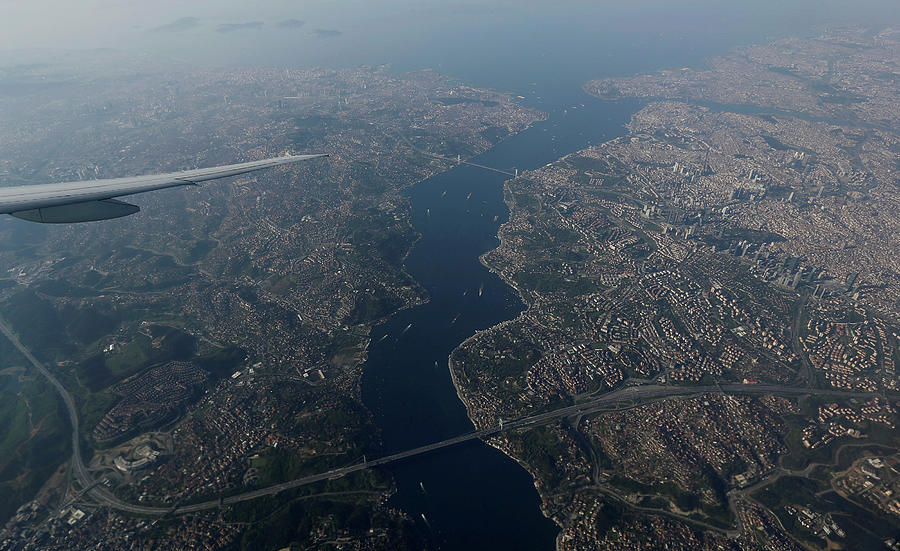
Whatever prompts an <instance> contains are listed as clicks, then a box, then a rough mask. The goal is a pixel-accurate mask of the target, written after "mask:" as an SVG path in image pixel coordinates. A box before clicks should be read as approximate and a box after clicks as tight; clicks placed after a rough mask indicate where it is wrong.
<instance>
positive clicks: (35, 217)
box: [0, 154, 328, 224]
mask: <svg viewBox="0 0 900 551" xmlns="http://www.w3.org/2000/svg"><path fill="white" fill-rule="evenodd" d="M327 156H328V154H319V155H288V156H285V157H275V158H273V159H263V160H261V161H251V162H249V163H238V164H234V165H225V166H216V167H211V168H198V169H196V170H185V171H182V172H170V173H168V174H154V175H148V176H132V177H129V178H112V179H108V180H86V181H82V182H62V183H59V184H38V185H31V186H17V187H8V188H2V187H0V214H11V215H13V216H15V217H16V218H21V219H23V220H30V221H32V222H41V223H44V224H67V223H71V222H90V221H94V220H108V219H110V218H119V217H121V216H128V215H129V214H134V213H136V212H138V211H139V210H140V208H139V207H137V206H136V205H130V204H128V203H124V202H122V201H117V200H115V199H114V197H122V196H125V195H134V194H135V193H144V192H145V191H155V190H157V189H163V188H168V187H175V186H186V185H196V184H198V183H200V182H205V181H207V180H215V179H217V178H227V177H228V176H236V175H238V174H245V173H247V172H253V171H254V170H262V169H264V168H271V167H273V166H278V165H284V164H289V163H296V162H298V161H305V160H307V159H316V158H319V157H327Z"/></svg>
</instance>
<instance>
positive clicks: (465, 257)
mask: <svg viewBox="0 0 900 551" xmlns="http://www.w3.org/2000/svg"><path fill="white" fill-rule="evenodd" d="M637 106H638V103H637V102H633V101H623V102H614V103H610V102H600V101H593V100H590V99H589V98H585V107H584V108H580V109H578V110H576V112H577V114H575V113H576V112H572V111H570V112H569V114H565V115H564V114H560V115H559V116H556V117H554V118H552V119H550V120H548V121H546V122H542V123H539V124H537V125H535V126H534V127H532V128H531V129H529V130H527V131H526V132H523V133H521V134H519V135H517V136H515V137H513V138H511V139H509V140H507V141H505V142H503V143H501V144H500V145H498V146H497V147H495V148H493V149H491V150H490V151H488V152H487V153H485V154H483V155H481V156H479V157H477V158H476V159H475V160H474V161H475V162H477V163H479V164H483V165H486V166H491V167H497V168H502V169H510V168H511V167H518V168H519V169H532V168H537V167H539V166H541V165H543V164H546V163H548V162H551V161H554V160H556V159H557V158H558V157H560V155H561V154H563V153H566V152H570V151H574V150H578V149H581V148H583V147H586V146H588V145H589V144H591V143H599V142H602V141H604V140H607V139H610V138H612V137H615V136H618V135H620V134H621V133H622V132H623V124H624V123H625V122H626V121H627V120H628V118H629V117H630V115H631V113H632V112H633V111H634V110H635V109H636V108H637ZM507 178H508V176H504V175H503V174H499V173H496V172H491V171H488V170H484V169H480V168H476V167H470V166H465V165H463V166H460V167H457V168H455V169H453V170H451V171H449V172H446V173H444V174H440V175H438V176H435V177H433V178H430V179H428V180H426V181H424V182H422V183H420V184H418V185H417V186H415V188H413V190H412V192H411V194H410V199H411V202H412V209H413V223H414V224H415V227H416V228H417V229H418V231H419V232H421V234H422V238H421V240H420V241H419V242H417V243H416V245H415V247H414V248H413V250H412V252H411V254H410V255H409V257H408V258H407V262H406V267H407V270H408V271H409V273H410V274H411V275H412V276H413V277H414V278H415V279H416V280H417V281H418V282H419V283H421V284H422V285H423V286H424V287H425V288H426V289H427V291H428V293H429V296H430V301H429V302H428V303H427V304H425V305H422V306H419V307H416V308H414V309H411V310H407V311H404V312H401V313H400V314H398V315H397V316H395V317H393V318H392V319H390V320H389V321H388V322H386V323H384V324H382V325H380V326H378V327H376V328H375V330H374V331H373V334H372V339H373V342H374V343H375V344H374V345H373V346H372V347H371V349H370V353H369V359H368V362H367V363H366V365H365V371H364V373H365V375H364V378H363V400H364V401H365V403H366V404H367V405H368V406H369V408H370V409H371V410H372V411H373V413H374V414H375V419H376V422H377V424H378V426H379V427H380V428H381V430H382V435H383V440H384V446H385V450H384V451H385V452H386V453H389V452H395V451H401V450H404V449H408V448H413V447H416V446H421V445H423V444H428V443H431V442H436V441H439V440H442V439H445V438H448V437H451V436H456V435H459V434H462V433H464V432H468V431H471V430H472V428H473V427H472V424H471V423H470V421H469V419H468V418H467V416H466V412H465V409H464V407H463V405H462V403H461V402H460V401H459V399H458V398H457V396H456V393H455V390H454V388H453V384H452V381H451V379H450V375H449V370H448V366H447V359H448V356H449V354H450V352H451V351H452V350H453V349H454V348H455V347H456V346H458V345H459V343H460V342H462V341H463V340H464V339H466V338H467V337H470V336H471V335H472V334H473V333H474V332H475V331H476V330H479V329H484V328H487V327H490V326H492V325H495V324H496V323H498V322H500V321H503V320H506V319H510V318H513V317H515V316H516V315H517V314H518V313H519V312H520V311H521V309H522V308H523V305H522V303H521V301H520V300H519V299H518V297H517V296H516V294H515V293H514V292H513V290H512V289H511V288H510V287H508V286H506V285H505V284H504V283H503V282H502V281H501V280H500V279H499V278H498V277H496V276H495V275H494V274H492V273H490V272H489V271H488V270H487V269H486V268H485V267H484V266H482V265H481V264H480V263H479V261H478V257H479V255H481V253H483V252H485V251H487V250H489V249H492V248H494V247H496V245H497V238H496V235H497V229H498V227H499V225H500V224H501V223H502V222H504V221H505V220H506V219H507V217H508V213H509V211H508V209H507V208H506V205H505V204H504V203H503V181H504V180H505V179H507ZM495 217H496V218H497V220H496V221H495V220H494V218H495ZM479 289H481V290H482V292H481V295H480V296H479ZM454 320H455V321H454ZM407 328H408V329H407ZM385 335H387V338H384V339H383V340H382V338H383V337H384V336H385ZM391 472H392V473H393V474H394V476H395V478H396V480H397V483H398V487H399V492H398V494H397V496H396V497H395V498H394V499H393V502H392V504H393V505H396V506H398V507H401V508H402V509H404V510H406V511H407V512H409V513H411V514H412V515H413V516H414V517H416V518H418V519H420V520H421V519H422V515H424V518H425V519H427V522H425V521H424V520H422V524H423V528H424V529H425V530H426V531H427V532H428V533H430V534H431V535H432V536H433V538H434V542H435V543H436V544H437V546H438V547H439V548H442V549H486V548H491V549H551V548H552V547H553V542H554V538H555V535H556V527H555V525H554V524H553V523H552V522H551V521H549V520H547V519H545V518H544V517H543V516H542V515H541V513H540V509H539V506H540V503H539V498H538V495H537V492H536V490H535V489H534V487H533V485H532V480H531V477H530V475H529V474H528V473H527V472H525V471H524V470H523V469H522V468H520V467H519V466H518V465H517V464H516V463H515V462H514V461H513V460H511V459H509V458H508V457H506V456H505V455H503V454H501V453H500V452H498V451H496V450H494V449H493V448H490V447H489V446H487V445H485V444H483V443H481V442H472V443H469V444H465V445H461V446H459V447H455V448H448V449H445V450H442V451H439V452H435V453H432V454H429V455H425V456H420V457H418V458H414V459H410V460H408V461H405V462H403V463H400V464H396V465H394V466H392V467H391ZM422 487H424V491H423V490H422Z"/></svg>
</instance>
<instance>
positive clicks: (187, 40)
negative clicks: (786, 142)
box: [119, 0, 900, 550]
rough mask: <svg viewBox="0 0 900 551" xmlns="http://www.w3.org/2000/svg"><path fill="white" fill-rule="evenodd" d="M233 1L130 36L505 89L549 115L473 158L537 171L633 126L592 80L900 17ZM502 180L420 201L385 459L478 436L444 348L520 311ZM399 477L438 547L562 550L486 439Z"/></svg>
mask: <svg viewBox="0 0 900 551" xmlns="http://www.w3.org/2000/svg"><path fill="white" fill-rule="evenodd" d="M226 4H227V2H226ZM234 4H235V5H234V6H232V9H229V10H227V13H226V10H220V12H219V13H204V12H203V11H202V10H200V9H199V8H196V7H194V6H193V5H192V6H191V7H190V8H187V7H186V8H185V11H184V13H178V14H175V13H172V12H171V10H170V12H169V13H168V14H167V17H168V18H169V19H168V20H163V19H159V20H158V21H155V22H151V21H147V22H144V23H143V28H149V27H152V26H153V25H159V24H164V23H167V22H170V21H171V20H174V19H175V18H177V17H180V16H195V17H198V18H199V21H200V23H199V25H198V26H197V27H196V28H193V29H191V30H190V31H187V32H183V33H171V34H165V35H163V34H159V33H158V32H157V33H154V32H148V31H139V32H137V33H131V35H130V36H129V40H128V41H127V42H128V43H130V44H132V47H134V48H137V49H140V50H143V51H148V52H154V53H163V54H168V55H173V56H175V57H185V56H186V57H187V58H188V60H189V61H191V62H194V63H208V64H225V65H274V66H300V67H307V66H325V67H346V66H356V65H361V64H369V65H379V64H384V63H387V64H390V65H391V70H393V71H395V72H397V73H401V72H403V71H409V70H415V69H420V68H433V69H437V70H438V71H440V72H442V73H444V74H447V75H451V76H455V77H458V78H460V79H461V80H462V81H464V82H465V83H466V84H469V85H473V86H479V87H489V88H494V89H499V90H505V91H510V92H512V93H514V94H517V95H521V96H524V98H525V99H524V100H522V101H523V102H524V103H527V104H529V105H532V106H535V107H538V108H540V109H543V110H545V111H547V112H548V113H549V114H550V119H549V120H548V121H546V122H544V123H540V124H537V125H535V126H534V127H532V128H531V129H529V130H527V131H525V132H523V133H521V134H519V135H517V136H515V137H513V138H511V139H510V140H508V141H506V142H504V143H502V144H500V145H498V146H497V147H495V148H494V149H492V150H490V151H488V152H487V153H485V154H483V155H481V156H480V157H478V158H477V159H475V162H478V163H479V164H484V165H487V166H492V167H497V168H505V169H509V168H511V167H518V168H519V169H530V168H535V167H538V166H541V165H543V164H545V163H548V162H552V161H554V160H556V159H557V158H559V157H560V156H562V155H565V154H567V153H570V152H573V151H576V150H578V149H581V148H583V147H585V146H587V145H590V144H594V143H599V142H602V141H605V140H607V139H610V138H613V137H615V136H618V135H621V134H622V133H623V128H622V125H623V123H624V122H625V121H627V119H628V117H629V116H630V115H631V113H632V112H633V111H634V110H635V109H637V108H638V104H637V103H634V102H621V103H604V102H600V101H598V100H595V99H593V98H590V97H588V96H586V95H585V94H584V93H583V92H582V91H581V86H582V85H583V84H584V82H585V81H587V80H589V79H591V78H599V77H607V76H618V75H632V74H638V73H644V72H648V71H655V70H658V69H664V68H673V67H683V66H696V65H698V64H702V63H703V62H704V59H705V58H707V57H709V56H715V55H719V54H722V53H725V52H726V51H727V50H728V49H729V48H731V47H734V46H736V45H740V44H749V43H760V42H766V41H768V40H769V39H771V38H777V37H782V36H808V35H811V34H816V33H818V32H819V30H820V29H819V27H820V26H821V25H830V24H845V23H850V24H853V23H860V24H873V23H874V24H876V25H880V26H884V25H891V24H897V23H898V19H900V10H896V6H895V4H896V0H861V1H860V2H853V3H850V2H845V1H844V0H796V1H792V2H784V1H782V0H756V1H753V2H750V1H746V2H722V1H721V0H685V1H684V2H670V1H668V0H642V1H637V2H629V3H600V2H596V0H584V1H581V0H572V1H571V2H566V3H563V4H559V3H552V2H546V1H538V0H517V1H515V2H508V1H500V0H497V1H488V0H485V1H482V2H458V1H454V0H415V1H412V0H385V1H384V2H377V3H375V2H361V1H357V0H333V1H329V2H311V3H305V4H304V5H303V7H302V9H300V8H299V7H298V6H297V4H296V3H295V2H287V1H285V2H274V3H273V4H274V5H275V6H276V7H272V5H264V6H256V5H253V6H252V7H249V6H250V4H244V3H237V2H235V3H234ZM241 6H244V7H241ZM278 6H280V7H278ZM242 10H243V11H242ZM161 17H162V16H161ZM286 18H297V19H302V20H305V21H306V22H307V23H306V26H305V27H303V28H301V29H291V30H285V29H283V28H279V27H278V26H277V22H278V21H279V20H283V19H286ZM250 20H259V21H264V22H265V26H264V27H263V29H261V30H258V31H246V32H245V31H241V32H235V33H228V34H227V35H225V34H221V33H217V32H216V31H215V29H216V25H217V24H220V23H235V22H242V21H250ZM316 28H319V29H333V30H337V31H339V32H340V34H337V33H327V35H328V38H316V36H317V35H316V33H312V32H310V31H311V30H313V29H316ZM142 33H143V34H142ZM119 42H120V43H121V42H123V41H122V40H119ZM581 104H584V106H583V107H580V106H581ZM573 106H579V107H578V109H576V110H573V109H572V107H573ZM566 110H568V113H566ZM505 178H506V176H504V175H502V174H498V173H495V172H489V171H485V170H482V169H478V168H473V167H466V166H462V167H459V168H456V169H454V170H452V171H450V172H448V173H445V174H442V175H439V176H436V177H434V178H431V179H429V180H427V181H425V182H422V183H421V184H419V185H417V186H416V187H415V188H414V189H413V190H412V191H411V193H410V199H411V202H412V208H413V223H414V224H415V227H416V228H417V230H418V231H419V232H420V233H421V234H422V239H421V240H420V241H419V242H418V243H417V244H416V246H415V247H414V249H413V251H412V253H411V254H410V256H409V258H408V259H407V269H408V271H409V272H410V274H411V275H412V276H413V277H414V278H415V279H416V280H417V281H419V282H420V283H421V284H422V285H423V286H424V287H425V288H426V289H427V290H428V293H429V294H430V298H431V300H430V302H429V303H427V304H425V305H423V306H420V307H417V308H415V309H411V310H407V311H404V312H401V313H399V314H398V315H396V316H395V317H393V318H392V319H390V320H389V321H388V322H386V323H384V324H383V325H381V326H378V327H376V328H375V329H374V331H373V335H372V342H373V343H374V344H373V346H372V347H371V350H370V354H369V360H368V363H367V364H366V366H365V375H364V380H363V399H364V401H365V403H366V404H367V406H368V407H369V408H370V409H371V410H372V411H373V413H374V415H375V418H376V421H377V424H378V426H379V427H380V429H381V431H382V435H383V442H384V452H385V453H390V452H393V451H398V450H403V449H407V448H411V447H415V446H419V445H422V444H427V443H431V442H435V441H439V440H442V439H444V438H447V437H449V436H455V435H458V434H461V433H464V432H467V431H469V430H471V428H472V426H471V423H470V422H469V420H468V419H467V417H466V414H465V410H464V408H463V406H462V404H461V403H460V402H459V400H458V398H457V396H456V393H455V390H454V388H453V386H452V383H451V380H450V376H449V372H448V368H447V358H448V355H449V353H450V352H451V351H452V350H453V349H454V348H455V347H456V346H458V345H459V344H460V343H461V342H462V341H463V340H464V339H465V338H467V337H469V336H471V335H472V334H473V332H474V331H476V330H478V329H484V328H487V327H490V326H492V325H494V324H496V323H497V322H499V321H502V320H506V319H510V318H513V317H515V316H516V315H517V314H518V313H519V311H520V310H521V309H522V304H521V303H520V302H519V300H518V298H517V297H516V296H515V294H514V293H513V292H512V290H511V289H509V288H508V287H506V286H505V285H504V284H503V283H502V282H501V281H500V280H499V279H498V278H496V277H495V276H493V275H492V274H490V273H489V272H488V271H487V270H486V269H485V268H484V267H483V266H481V265H480V264H479V262H478V256H479V255H480V254H481V253H483V252H484V251H486V250H489V249H491V248H493V247H495V246H496V244H497V241H496V232H497V228H498V226H499V224H500V223H502V222H503V221H505V220H506V218H507V215H508V212H507V209H506V207H505V205H504V204H503V201H502V186H503V181H504V179H505ZM444 192H446V194H445V193H444ZM469 194H471V197H469V198H468V199H467V197H468V196H469ZM426 213H427V214H426ZM495 216H497V217H498V220H497V221H494V217H495ZM481 287H483V292H482V295H481V296H480V297H479V296H478V289H479V288H481ZM457 316H458V318H457ZM454 318H456V322H455V323H451V321H452V320H453V319H454ZM408 326H409V329H408V330H407V329H406V328H407V327H408ZM385 335H388V337H387V338H385V339H384V340H382V337H383V336H385ZM391 472H392V473H393V474H394V476H395V477H396V480H397V483H398V487H399V492H398V494H397V495H396V496H395V497H394V498H393V501H392V504H393V505H396V506H398V507H401V508H403V509H404V510H406V511H407V512H409V513H410V514H411V516H413V517H414V518H417V519H419V521H420V525H421V527H422V529H423V531H425V532H426V533H428V534H430V536H431V540H432V543H433V546H434V547H437V548H441V549H460V550H462V549H466V550H468V549H510V550H511V549H552V548H553V545H554V537H555V535H556V528H555V526H554V525H553V523H551V522H550V521H549V520H547V519H545V518H544V517H543V516H542V515H541V513H540V509H539V506H540V503H539V498H538V495H537V492H536V491H535V489H534V487H533V485H532V480H531V477H530V476H529V475H528V474H527V473H526V472H525V471H524V470H523V469H522V468H520V467H519V466H518V465H517V464H515V462H513V461H512V460H510V459H509V458H507V457H506V456H504V455H503V454H501V453H499V452H497V451H495V450H493V449H492V448H490V447H488V446H486V445H484V444H482V443H480V442H472V443H470V444H466V445H461V446H459V447H455V448H448V449H445V450H441V451H439V452H435V453H432V454H429V455H424V456H420V457H418V458H414V459H410V460H407V461H405V462H403V463H399V464H395V465H393V466H392V467H391ZM420 483H421V485H422V486H424V488H425V491H424V492H423V491H422V490H421V486H420ZM421 515H424V518H425V519H427V521H426V520H422V516H421Z"/></svg>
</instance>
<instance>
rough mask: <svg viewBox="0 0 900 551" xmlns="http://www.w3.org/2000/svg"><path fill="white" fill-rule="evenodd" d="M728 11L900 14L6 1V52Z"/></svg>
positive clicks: (692, 0) (851, 11)
mask: <svg viewBox="0 0 900 551" xmlns="http://www.w3.org/2000/svg"><path fill="white" fill-rule="evenodd" d="M550 4H552V6H551V5H550ZM542 6H544V7H543V8H542ZM793 6H796V9H794V8H793ZM723 10H725V11H727V12H729V13H732V14H734V16H735V17H754V16H760V17H765V16H766V11H767V10H769V11H771V12H772V17H783V16H784V14H787V16H789V17H795V16H805V17H807V18H809V19H811V20H816V19H817V18H820V19H821V18H823V17H822V14H823V13H825V12H833V13H839V14H841V15H842V16H847V17H856V16H860V15H863V16H865V14H867V13H868V14H869V15H871V14H878V13H879V12H884V16H885V18H886V19H887V20H891V19H893V20H895V21H896V19H897V14H898V13H900V8H897V2H896V0H857V1H853V2H849V1H846V0H840V1H838V0H817V1H810V0H781V1H779V2H773V1H771V0H761V1H730V0H715V1H712V0H680V1H679V0H629V1H627V2H625V1H609V0H607V1H604V0H592V1H583V0H568V1H566V0H564V1H562V2H545V1H541V2H537V1H535V0H518V1H509V0H483V1H471V0H469V1H452V0H445V1H437V0H381V1H378V0H368V1H354V0H330V1H329V0H301V1H291V0H263V1H257V2H247V1H246V0H190V1H187V2H185V1H177V0H151V1H147V0H123V1H112V0H75V1H72V0H0V50H9V49H19V48H35V47H67V48H93V47H109V46H123V45H128V44H129V43H141V44H144V43H151V42H152V39H153V38H154V37H152V36H149V35H150V34H151V33H150V29H153V28H155V27H159V26H162V25H166V24H169V23H172V22H173V21H176V20H178V19H180V18H189V17H190V18H196V19H197V20H198V23H199V26H203V27H208V28H214V27H215V26H217V25H220V24H224V25H231V24H239V23H245V22H253V21H260V22H263V23H265V24H266V25H275V24H277V22H278V21H279V20H282V19H287V18H291V19H296V20H298V21H304V22H305V23H306V25H305V26H304V27H305V28H306V32H308V33H309V34H311V35H312V34H315V30H316V29H320V30H331V29H334V28H336V27H338V26H341V25H342V24H345V25H348V26H350V27H353V26H356V25H359V24H364V23H366V22H367V21H372V20H379V19H385V20H387V19H391V20H393V21H394V22H395V23H396V24H402V23H403V22H404V21H403V20H406V19H410V21H409V24H410V25H415V24H416V22H415V21H414V19H415V17H417V16H422V15H423V14H425V15H426V16H427V15H428V14H429V12H430V14H431V15H432V16H435V15H437V14H442V15H444V16H450V17H460V16H463V17H464V16H466V15H468V16H470V17H471V18H472V21H471V22H472V23H477V21H476V20H477V19H478V18H479V17H491V18H500V19H502V18H503V17H504V16H511V17H516V16H520V15H521V14H523V13H524V14H526V15H527V14H528V13H532V14H536V13H539V12H544V11H545V12H546V13H542V15H546V14H547V13H557V14H559V15H560V16H562V17H565V16H566V14H567V13H569V12H571V13H579V14H581V15H595V16H600V17H602V15H603V14H604V13H606V12H609V13H613V14H619V15H620V16H621V15H622V14H628V15H630V16H633V17H640V16H647V17H653V16H654V14H658V13H664V14H669V13H677V12H679V11H686V12H694V13H696V14H698V15H702V14H703V13H706V12H708V11H709V12H713V14H715V13H720V12H722V11H723ZM825 19H827V16H826V17H825ZM874 20H878V18H877V17H876V18H874ZM461 21H464V20H461ZM713 23H714V22H713ZM157 40H160V39H159V38H157Z"/></svg>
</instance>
